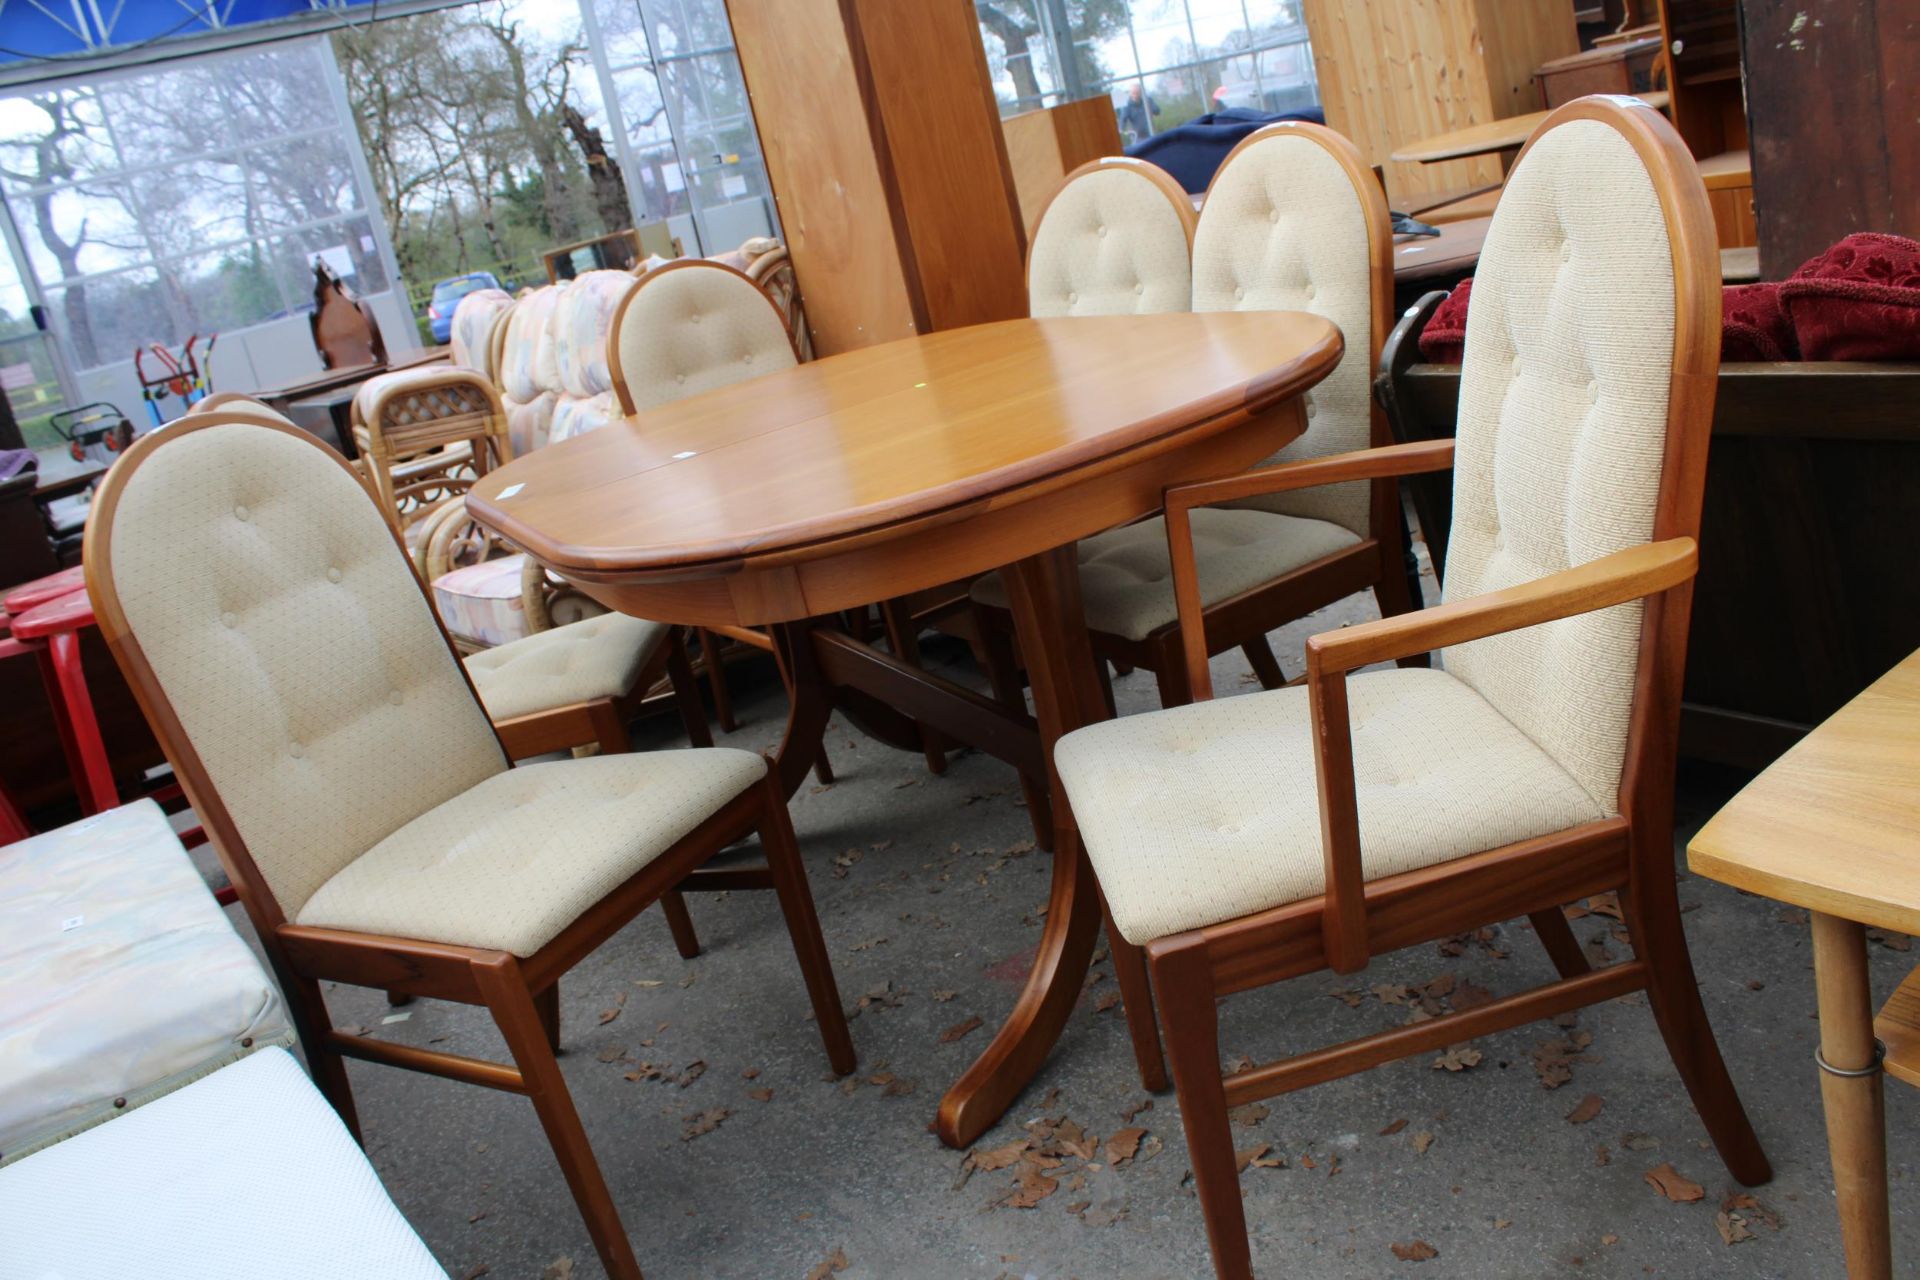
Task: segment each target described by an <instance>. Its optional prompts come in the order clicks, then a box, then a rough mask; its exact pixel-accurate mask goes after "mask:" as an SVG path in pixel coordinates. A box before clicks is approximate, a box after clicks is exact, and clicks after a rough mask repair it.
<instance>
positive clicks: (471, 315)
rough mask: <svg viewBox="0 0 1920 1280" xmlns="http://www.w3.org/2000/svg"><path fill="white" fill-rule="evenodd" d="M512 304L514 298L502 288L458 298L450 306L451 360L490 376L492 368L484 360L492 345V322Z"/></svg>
mask: <svg viewBox="0 0 1920 1280" xmlns="http://www.w3.org/2000/svg"><path fill="white" fill-rule="evenodd" d="M512 305H513V298H512V296H511V295H509V294H508V293H507V291H506V290H505V289H476V290H474V291H473V292H472V293H470V294H468V295H467V296H466V297H464V298H462V299H460V303H459V305H458V306H456V307H454V309H453V324H452V329H451V334H450V336H451V339H452V342H453V362H454V363H455V364H457V365H461V366H463V367H465V368H468V369H478V370H479V371H480V372H481V373H484V374H486V375H487V377H489V378H491V377H493V368H492V365H491V364H490V363H489V361H488V359H487V354H488V349H489V348H490V346H491V345H492V344H491V343H490V342H489V341H488V339H489V338H490V337H492V335H493V322H494V321H496V320H498V319H499V318H500V313H501V312H502V311H505V310H506V309H507V308H508V307H510V306H512Z"/></svg>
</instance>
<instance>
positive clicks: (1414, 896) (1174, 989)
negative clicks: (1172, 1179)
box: [1055, 98, 1770, 1277]
mask: <svg viewBox="0 0 1920 1280" xmlns="http://www.w3.org/2000/svg"><path fill="white" fill-rule="evenodd" d="M1718 294H1719V273H1718V256H1717V251H1716V248H1715V240H1714V232H1713V220H1712V217H1711V214H1710V212H1709V208H1708V204H1707V200H1706V193H1705V191H1704V189H1703V188H1702V187H1701V185H1700V179H1699V177H1698V175H1697V172H1696V171H1695V169H1694V166H1693V163H1692V160H1691V158H1690V157H1689V155H1688V153H1687V150H1686V147H1685V145H1684V143H1682V142H1681V140H1680V138H1679V136H1678V135H1677V134H1676V133H1675V132H1674V131H1673V129H1672V127H1671V126H1670V125H1669V124H1668V123H1667V122H1666V121H1665V120H1664V119H1662V118H1661V117H1660V116H1659V114H1658V113H1656V112H1654V111H1653V110H1651V109H1650V108H1647V107H1645V106H1643V105H1641V104H1639V103H1637V102H1628V101H1627V100H1623V99H1617V98H1588V99H1583V100H1581V101H1579V102H1576V103H1572V104H1569V105H1568V106H1566V107H1563V108H1561V109H1560V110H1559V111H1557V112H1555V113H1554V114H1553V115H1552V116H1551V117H1550V118H1549V119H1548V120H1547V121H1546V122H1545V123H1544V124H1543V125H1542V126H1541V128H1540V130H1539V131H1538V132H1537V133H1536V134H1535V135H1534V138H1533V139H1532V141H1531V142H1530V143H1529V146H1528V148H1527V150H1526V151H1525V152H1524V153H1523V154H1522V156H1521V158H1520V160H1519V163H1518V164H1517V166H1516V167H1515V169H1514V171H1513V174H1512V178H1511V180H1510V181H1509V183H1508V186H1507V190H1506V194H1505V196H1504V197H1503V198H1502V200H1501V203H1500V209H1499V212H1498V213H1497V214H1496V215H1495V218H1494V222H1493V225H1492V228H1491V229H1490V231H1489V233H1488V237H1487V243H1486V249H1485V251H1484V253H1483V255H1482V257H1481V260H1480V269H1479V275H1478V277H1477V279H1476V283H1475V301H1476V304H1477V305H1476V307H1475V309H1474V311H1473V314H1472V317H1471V319H1470V321H1469V327H1468V331H1467V349H1466V364H1465V369H1464V372H1463V379H1464V385H1463V388H1462V396H1461V415H1460V427H1459V435H1458V440H1457V443H1456V442H1448V441H1440V442H1425V443H1419V444H1410V445H1401V446H1394V447H1390V448H1383V449H1374V450H1368V451H1364V452H1360V453H1355V454H1350V455H1346V456H1331V457H1322V458H1315V459H1310V460H1306V461H1300V462H1294V463H1290V464H1284V465H1281V466H1278V467H1274V468H1270V469H1268V470H1266V471H1263V472H1257V473H1253V474H1248V475H1242V476H1238V477H1232V478H1229V479H1225V480H1221V481H1217V482H1209V483H1202V484H1196V485H1188V486H1182V487H1180V488H1176V489H1173V490H1170V491H1169V492H1168V494H1167V531H1168V538H1169V541H1170V544H1171V550H1172V555H1173V566H1174V580H1175V584H1176V588H1175V593H1176V597H1177V599H1178V600H1179V603H1180V613H1181V626H1182V633H1183V635H1184V637H1185V654H1186V665H1187V673H1188V678H1189V679H1190V680H1191V681H1192V684H1193V688H1194V692H1195V694H1196V696H1197V697H1199V698H1201V699H1203V700H1202V701H1200V702H1197V703H1195V704H1193V705H1191V706H1185V707H1179V708H1175V709H1172V710H1166V711H1160V712H1155V713H1152V714H1148V715H1143V716H1136V717H1131V718H1128V719H1124V720H1117V721H1110V722H1107V723H1105V724H1100V725H1095V726H1093V727H1090V728H1087V729H1083V730H1081V731H1079V732H1077V733H1074V734H1071V735H1069V736H1068V737H1066V738H1065V739H1063V740H1062V741H1061V742H1060V744H1059V746H1058V748H1057V751H1056V757H1055V759H1056V764H1057V767H1058V770H1059V773H1060V777H1061V781H1062V784H1063V785H1064V787H1065V788H1066V791H1067V793H1068V795H1069V796H1070V797H1071V800H1072V804H1073V810H1074V814H1075V816H1076V818H1077V820H1078V822H1079V825H1080V830H1081V832H1082V834H1083V836H1084V838H1085V842H1086V847H1087V852H1088V855H1089V857H1090V858H1091V860H1092V862H1093V865H1094V867H1095V868H1096V870H1097V872H1098V875H1099V879H1100V882H1101V885H1102V887H1103V888H1104V890H1105V892H1106V894H1107V899H1108V902H1109V903H1110V905H1111V909H1112V915H1113V918H1114V920H1115V922H1116V923H1117V925H1118V927H1119V929H1120V930H1121V932H1122V933H1123V934H1124V935H1125V937H1126V938H1127V939H1128V940H1129V941H1131V942H1132V943H1134V944H1136V945H1140V946H1144V947H1145V948H1146V951H1147V956H1148V960H1149V964H1150V966H1151V971H1152V975H1153V986H1154V994H1155V995H1156V997H1157V998H1158V1006H1159V1010H1160V1013H1161V1016H1162V1018H1163V1020H1164V1026H1165V1030H1166V1035H1167V1039H1168V1046H1169V1056H1170V1058H1171V1060H1172V1065H1173V1072H1174V1079H1175V1085H1176V1088H1177V1089H1178V1093H1179V1099H1180V1110H1181V1119H1182V1123H1183V1125H1184V1127H1185V1130H1186V1135H1187V1144H1188V1150H1189V1152H1190V1154H1191V1156H1192V1160H1193V1168H1194V1180H1195V1186H1196V1189H1197V1190H1198V1193H1199V1196H1200V1200H1201V1205H1202V1208H1203V1211H1204V1214H1205V1217H1206V1222H1207V1231H1208V1237H1209V1242H1210V1244H1211V1246H1212V1250H1213V1258H1214V1266H1215V1270H1216V1271H1217V1273H1218V1274H1219V1275H1221V1276H1223V1277H1243V1276H1248V1275H1250V1274H1251V1273H1252V1272H1251V1254H1250V1250H1249V1247H1248V1241H1247V1237H1246V1226H1245V1219H1244V1215H1243V1212H1242V1208H1241V1202H1240V1188H1239V1186H1238V1178H1237V1176H1236V1169H1235V1163H1234V1156H1233V1144H1232V1140H1231V1138H1230V1136H1229V1134H1230V1130H1229V1125H1228V1119H1227V1109H1228V1108H1229V1107H1230V1106H1234V1105H1237V1104H1241V1103H1245V1102H1250V1101H1253V1100H1255V1099H1258V1098H1265V1097H1271V1096H1273V1095H1276V1094H1279V1093H1283V1092H1286V1091H1288V1090H1291V1089H1296V1088H1301V1087H1304V1086H1306V1085H1310V1084H1315V1083H1318V1082H1321V1081H1324V1080H1329V1079H1333V1078H1336V1077H1339V1076H1343V1075H1348V1074H1351V1073H1353V1072H1356V1071H1360V1070H1364V1069H1366V1068H1368V1067H1371V1066H1375V1065H1377V1064H1379V1063H1382V1062H1386V1061H1389V1060H1392V1059H1395V1058H1401V1057H1405V1056H1407V1055H1409V1054H1413V1053H1418V1052H1423V1051H1430V1050H1434V1049H1438V1048H1441V1047H1444V1046H1447V1045H1450V1044H1454V1043H1457V1042H1460V1041H1464V1040H1468V1039H1471V1038H1472V1037H1474V1036H1477V1035H1482V1034H1485V1033H1487V1032H1491V1031H1495V1030H1499V1029H1502V1028H1505V1027H1510V1026H1514V1025H1517V1024H1520V1023H1524V1022H1528V1021H1531V1020H1534V1019H1537V1018H1544V1017H1548V1016H1551V1015H1554V1014H1559V1013H1562V1012H1566V1011H1568V1010H1572V1009H1575V1008H1578V1007H1580V1006H1582V1005H1586V1004H1591V1003H1594V1002H1596V1001H1601V1000H1608V999H1612V998H1614V997H1617V996H1620V995H1623V994H1625V993H1627V992H1630V991H1636V990H1644V991H1645V992H1646V994H1647V998H1648V1003H1649V1004H1650V1005H1651V1006H1652V1011H1653V1014H1654V1018H1655V1021H1656V1022H1657V1023H1658V1025H1659V1029H1660V1031H1661V1033H1662V1035H1663V1037H1664V1038H1665V1040H1666V1044H1667V1047H1668V1050H1669V1052H1670V1053H1671V1055H1672V1058H1673V1061H1674V1064H1675V1066H1676V1067H1677V1068H1678V1071H1679V1075H1680V1079H1681V1081H1682V1083H1684V1084H1685V1086H1686V1088H1687V1091H1688V1093H1689V1094H1690V1095H1691V1097H1692V1099H1693V1102H1694V1105H1695V1106H1696V1107H1697V1108H1698V1110H1699V1112H1700V1115H1701V1119H1702V1120H1703V1121H1704V1123H1705V1125H1706V1128H1707V1132H1708V1134H1709V1135H1710V1136H1711V1137H1712V1139H1713V1141H1714V1143H1715V1145H1716V1146H1717V1147H1718V1149H1719V1151H1720V1154H1721V1156H1722V1158H1723V1159H1724V1160H1725V1161H1726V1163H1727V1167H1728V1169H1729V1170H1730V1172H1731V1173H1732V1174H1733V1175H1734V1176H1735V1177H1736V1178H1738V1179H1739V1180H1740V1181H1742V1182H1745V1183H1749V1184H1752V1183H1756V1182H1762V1181H1765V1180H1766V1179H1767V1178H1768V1177H1769V1176H1770V1170H1769V1167H1768V1164H1767V1160H1766V1156H1765V1155H1764V1153H1763V1152H1762V1151H1761V1148H1760V1144H1759V1141H1758V1139H1757V1138H1756V1137H1755V1135H1754V1132H1753V1129H1752V1127H1751V1125H1750V1124H1749V1123H1748V1120H1747V1117H1746V1114H1745V1111H1744V1110H1743V1109H1742V1107H1741V1105H1740V1101H1739V1097H1738V1095H1737V1094H1736V1093H1735V1092H1734V1088H1733V1084H1732V1081H1731V1080H1730V1079H1729V1077H1728V1074H1727V1070H1726V1066H1725V1064H1724V1062H1723V1061H1722V1059H1721V1056H1720V1052H1719V1049H1718V1048H1717V1046H1716V1044H1715V1042H1714V1038H1713V1033H1712V1030H1711V1028H1710V1027H1709V1026H1708V1024H1707V1020H1706V1014H1705V1011H1704V1010H1703V1008H1702V1006H1701V1002H1700V995H1699V992H1698V990H1697V989H1696V986H1695V978H1694V974H1693V967H1692V962H1691V960H1690V958H1689V956H1688V952H1687V945H1686V939H1685V935H1684V933H1683V932H1682V929H1681V922H1680V915H1679V908H1678V904H1677V901H1676V896H1675V886H1674V872H1673V794H1672V790H1673V771H1674V757H1675V734H1676V728H1677V723H1678V716H1679V693H1680V678H1681V668H1682V665H1683V662H1684V659H1685V652H1686V636H1687V623H1688V613H1689V606H1690V603H1691V584H1692V578H1693V573H1694V566H1695V560H1696V552H1695V539H1696V538H1697V536H1698V534H1699V528H1700V509H1701V494H1702V489H1703V486H1704V479H1705V468H1706V452H1707V436H1708V430H1709V420H1710V418H1711V414H1712V407H1713V394H1714V381H1715V376H1716V372H1717V368H1718V363H1719V343H1718V323H1719V314H1720V313H1719V297H1718ZM1450 462H1451V464H1452V465H1453V468H1454V486H1455V494H1456V501H1455V506H1454V513H1453V536H1452V553H1451V556H1450V558H1449V562H1448V566H1447V579H1446V583H1445V602H1444V603H1442V604H1441V605H1439V606H1437V607H1435V608H1431V609H1426V610H1423V611H1420V612H1418V613H1410V614H1404V615H1401V616H1397V617H1388V618H1383V619H1381V620H1379V621H1377V622H1370V623H1364V624H1361V625H1357V626H1353V627H1348V628H1345V629H1343V630H1339V631H1334V632H1328V633H1324V634H1321V635H1317V636H1315V637H1313V638H1312V639H1311V640H1310V641H1309V642H1308V644H1307V651H1306V662H1307V679H1306V686H1305V687H1304V688H1287V689H1280V690H1275V691H1269V692H1262V693H1255V694H1248V695H1245V696H1242V697H1235V698H1229V699H1225V700H1223V701H1208V700H1204V699H1207V698H1208V697H1209V695H1210V689H1209V687H1208V682H1207V668H1206V662H1205V654H1206V648H1207V646H1206V644H1205V642H1204V640H1203V639H1202V637H1201V633H1200V628H1201V627H1202V625H1203V622H1202V607H1201V605H1202V592H1201V589H1200V582H1199V574H1198V572H1197V570H1196V566H1195V560H1194V554H1193V551H1192V546H1191V541H1190V539H1191V529H1192V517H1193V516H1194V515H1195V514H1197V512H1198V509H1199V508H1201V507H1203V506H1209V505H1212V504H1217V503H1221V502H1231V501H1241V500H1245V499H1249V498H1253V497H1256V496H1260V495H1272V494H1284V495H1289V496H1291V495H1294V494H1300V493H1305V492H1308V491H1309V489H1312V488H1325V487H1327V486H1333V485H1339V484H1352V483H1355V482H1363V481H1373V480H1377V479H1380V478H1383V477H1389V476H1396V475H1405V474H1412V473H1415V472H1420V471H1427V470H1433V469H1440V468H1445V467H1446V466H1447V465H1448V464H1449V463H1450ZM1430 651H1431V652H1434V653H1437V654H1438V655H1439V657H1440V659H1441V666H1440V667H1439V668H1438V669H1420V668H1401V669H1394V668H1389V669H1386V670H1369V671H1363V670H1362V668H1365V667H1370V666H1372V665H1374V664H1379V663H1386V662H1392V661H1396V660H1400V659H1404V658H1408V657H1411V656H1414V655H1418V654H1422V653H1426V652H1430ZM1609 890H1617V891H1619V893H1620V901H1621V904H1622V907H1623V909H1624V912H1625V919H1626V925H1627V929H1628V931H1629V932H1630V934H1631V937H1632V943H1633V948H1634V955H1633V957H1632V958H1631V959H1628V960H1625V961H1623V962H1620V963H1616V964H1613V965H1611V966H1608V967H1605V968H1594V967H1591V966H1590V965H1589V962H1588V960H1587V958H1586V957H1585V956H1584V955H1583V954H1582V952H1581V951H1580V949H1579V947H1578V946H1576V945H1575V943H1574V939H1573V936H1572V933H1571V930H1570V929H1569V928H1568V926H1567V923H1566V919H1565V917H1564V915H1563V914H1562V912H1561V907H1562V906H1563V904H1566V903H1569V902H1572V901H1575V900H1576V899H1579V898H1582V897H1585V896H1587V895H1590V894H1596V893H1602V892H1606V891H1609ZM1516 916H1526V917H1528V918H1529V920H1531V922H1532V924H1533V926H1534V928H1535V929H1536V930H1537V931H1538V933H1539V935H1540V937H1541V940H1542V941H1543V943H1544V944H1545V945H1546V949H1547V951H1548V953H1549V955H1550V956H1551V958H1552V960H1553V962H1554V964H1555V966H1556V968H1557V969H1558V971H1559V974H1560V977H1559V979H1558V980H1557V981H1554V982H1551V983H1548V984H1546V985H1545V986H1542V987H1538V988H1535V989H1532V990H1528V991H1523V992H1518V993H1514V994H1509V995H1503V996H1500V997H1498V998H1496V999H1494V1000H1492V1001H1491V1002H1490V1003H1486V1004H1483V1005H1480V1006H1479V1007H1476V1008H1473V1009H1471V1010H1467V1011H1463V1012H1455V1013H1450V1014H1446V1015H1444V1016H1441V1017H1436V1018H1433V1019H1431V1020H1428V1021H1424V1022H1419V1023H1414V1024H1411V1025H1408V1026H1404V1027H1399V1028H1395V1029H1393V1030H1390V1031H1385V1032H1381V1033H1379V1034H1376V1035H1373V1036H1369V1037H1365V1038H1363V1039H1360V1040H1356V1041H1351V1042H1349V1043H1346V1044H1343V1045H1339V1046H1335V1047H1332V1048H1328V1049H1322V1050H1318V1051H1314V1052H1308V1053H1303V1054H1299V1055H1297V1056H1294V1057H1291V1058H1286V1059H1283V1060H1280V1061H1277V1062H1272V1063H1268V1064H1264V1065H1260V1066H1256V1067H1253V1068H1252V1069H1250V1070H1246V1071H1243V1072H1241V1073H1239V1074H1236V1075H1234V1076H1232V1077H1230V1078H1227V1079H1225V1080H1223V1079H1222V1077H1221V1074H1220V1050H1219V1044H1218V1030H1217V1023H1216V1017H1217V1013H1216V1008H1215V1004H1216V1000H1217V998H1218V997H1220V996H1223V995H1227V994H1231V993H1233V992H1238V991H1244V990H1248V989H1250V988H1254V987H1257V986H1261V985H1265V984H1267V983H1270V982H1275V981H1279V980H1281V979H1284V978H1288V977H1294V976H1298V975H1301V974H1307V973H1312V972H1315V971H1317V970H1321V969H1331V970H1333V971H1335V972H1340V973H1350V972H1353V971H1355V970H1357V969H1359V968H1361V967H1362V966H1364V965H1365V964H1366V963H1367V960H1368V958H1369V957H1370V956H1372V955H1375V954H1378V953H1380V952H1383V951H1389V950H1395V949H1398V948H1402V947H1407V946H1412V945H1415V944H1419V943H1423V942H1427V941H1430V940H1433V939H1436V938H1443V937H1446V936H1449V935H1452V934H1457V933H1460V932H1462V931H1465V930H1469V929H1474V928H1477V927H1480V926H1484V925H1487V924H1490V923H1493V922H1496V921H1502V920H1507V919H1511V918H1513V917H1516Z"/></svg>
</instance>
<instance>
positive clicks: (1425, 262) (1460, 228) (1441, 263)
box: [1393, 214, 1493, 284]
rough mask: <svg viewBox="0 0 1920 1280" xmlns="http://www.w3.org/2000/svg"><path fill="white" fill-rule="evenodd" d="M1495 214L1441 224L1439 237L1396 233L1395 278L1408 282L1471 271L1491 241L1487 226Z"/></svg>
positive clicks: (1395, 279)
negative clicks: (1399, 234)
mask: <svg viewBox="0 0 1920 1280" xmlns="http://www.w3.org/2000/svg"><path fill="white" fill-rule="evenodd" d="M1492 225H1493V215H1491V214H1488V215H1487V216H1485V217H1481V218H1462V219H1461V220H1460V221H1458V222H1443V223H1441V224H1440V234H1439V235H1437V236H1395V237H1394V238H1393V278H1394V281H1395V282H1396V283H1400V284H1404V283H1406V282H1407V281H1409V280H1424V279H1426V278H1427V277H1429V276H1446V275H1454V274H1457V273H1459V272H1462V271H1471V270H1473V268H1474V267H1475V266H1476V265H1478V263H1479V261H1480V250H1481V248H1482V247H1483V246H1484V245H1485V244H1486V242H1487V228H1488V227H1491V226H1492Z"/></svg>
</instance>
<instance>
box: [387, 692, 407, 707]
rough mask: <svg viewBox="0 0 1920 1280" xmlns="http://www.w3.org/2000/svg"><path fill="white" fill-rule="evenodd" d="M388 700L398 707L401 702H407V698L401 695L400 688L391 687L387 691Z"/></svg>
mask: <svg viewBox="0 0 1920 1280" xmlns="http://www.w3.org/2000/svg"><path fill="white" fill-rule="evenodd" d="M387 701H388V702H391V703H392V704H393V705H394V706H396V707H397V706H399V705H400V704H401V703H403V702H405V701H406V698H405V697H404V696H402V695H401V693H400V691H399V690H398V689H390V690H388V691H387Z"/></svg>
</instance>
